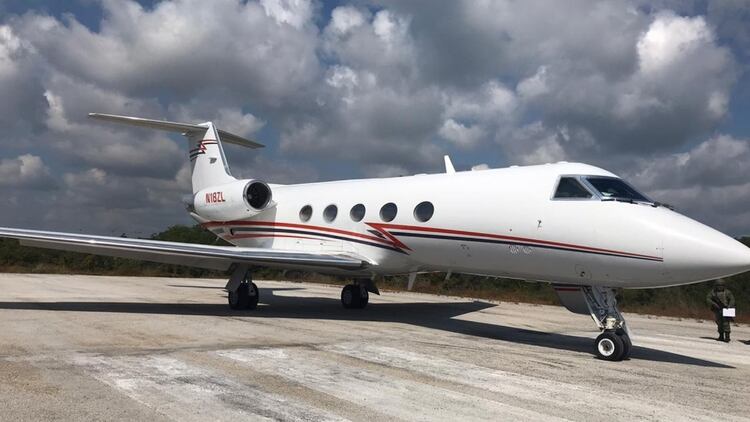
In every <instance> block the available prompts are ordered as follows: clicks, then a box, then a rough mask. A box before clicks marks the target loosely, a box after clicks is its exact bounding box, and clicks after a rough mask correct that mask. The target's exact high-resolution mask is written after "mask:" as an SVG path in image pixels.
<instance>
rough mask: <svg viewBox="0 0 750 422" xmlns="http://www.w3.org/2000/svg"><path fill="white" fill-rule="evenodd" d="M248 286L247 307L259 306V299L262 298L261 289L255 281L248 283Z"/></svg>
mask: <svg viewBox="0 0 750 422" xmlns="http://www.w3.org/2000/svg"><path fill="white" fill-rule="evenodd" d="M246 286H247V290H246V291H247V303H246V304H245V309H250V310H252V309H255V308H257V307H258V300H259V299H260V290H258V286H257V285H256V284H255V283H248V284H246Z"/></svg>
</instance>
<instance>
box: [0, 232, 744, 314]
mask: <svg viewBox="0 0 750 422" xmlns="http://www.w3.org/2000/svg"><path fill="white" fill-rule="evenodd" d="M149 238H150V239H154V240H165V241H171V242H184V243H200V244H215V245H227V244H226V243H224V242H223V241H222V240H221V239H218V238H217V237H216V236H215V235H214V234H213V233H211V232H209V231H207V230H205V229H203V228H202V227H200V226H192V227H191V226H181V225H177V226H172V227H170V228H168V229H166V230H165V231H163V232H160V233H155V234H153V235H151V236H150V237H149ZM741 241H742V242H743V243H745V245H748V246H750V238H747V237H746V238H743V239H741ZM0 271H2V272H19V273H20V272H23V273H48V274H50V273H51V274H100V275H121V276H163V277H208V278H225V277H226V274H224V273H222V272H219V271H211V270H204V269H200V268H190V267H183V266H177V265H169V264H157V263H152V262H144V261H134V260H129V259H122V258H111V257H102V256H95V255H87V254H80V253H75V252H63V251H54V250H47V249H38V248H29V247H23V246H20V245H19V244H18V242H17V241H15V240H9V239H0ZM255 277H256V278H258V279H264V278H266V279H272V278H275V279H282V278H283V279H293V280H304V281H310V282H327V283H336V284H344V283H346V282H347V280H346V279H344V278H341V277H326V276H321V275H318V274H308V273H299V272H288V273H287V272H282V271H278V270H272V269H264V268H260V269H258V270H257V271H256V273H255ZM405 286H406V278H405V277H388V278H386V279H385V280H383V281H382V282H380V283H379V287H380V288H381V289H384V290H389V289H390V290H402V289H404V288H405ZM727 286H728V288H729V289H731V290H732V292H734V295H735V297H736V299H737V312H738V318H737V320H738V321H741V322H750V318H748V314H750V273H745V274H740V275H737V276H734V277H731V278H729V279H728V284H727ZM710 289H711V282H708V283H697V284H691V285H686V286H678V287H669V288H662V289H643V290H622V291H621V292H620V293H619V302H620V305H621V309H623V310H624V311H626V312H628V311H629V312H640V313H649V314H656V315H667V316H674V317H683V318H711V313H710V312H709V311H708V308H707V306H706V302H705V300H706V294H707V293H708V291H709V290H710ZM415 290H416V291H421V292H426V293H435V294H445V295H457V296H466V297H475V298H481V299H491V300H500V301H513V302H529V303H542V304H558V301H557V297H556V296H555V293H554V291H553V290H552V288H551V287H550V286H549V285H548V284H546V283H531V282H525V281H519V280H508V279H499V278H491V277H481V276H471V275H463V274H457V275H452V276H451V277H449V278H446V275H445V274H444V273H435V274H424V275H420V276H419V278H418V282H417V285H416V288H415Z"/></svg>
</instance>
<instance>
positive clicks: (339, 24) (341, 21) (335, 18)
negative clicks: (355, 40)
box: [329, 6, 365, 35]
mask: <svg viewBox="0 0 750 422" xmlns="http://www.w3.org/2000/svg"><path fill="white" fill-rule="evenodd" d="M364 24H365V16H364V15H363V14H362V12H360V11H359V10H357V9H356V8H355V7H352V6H340V7H337V8H335V9H333V11H332V12H331V22H330V23H329V28H330V29H329V30H330V31H332V32H334V33H336V34H338V35H343V34H346V33H348V32H349V31H350V30H351V29H353V28H356V27H358V26H362V25H364Z"/></svg>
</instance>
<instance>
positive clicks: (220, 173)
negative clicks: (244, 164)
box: [89, 113, 263, 194]
mask: <svg viewBox="0 0 750 422" xmlns="http://www.w3.org/2000/svg"><path fill="white" fill-rule="evenodd" d="M89 117H91V118H92V119H97V120H103V121H106V122H114V123H121V124H126V125H131V126H139V127H145V128H150V129H158V130H166V131H169V132H178V133H181V134H183V135H184V136H185V137H187V138H188V140H189V142H190V144H189V145H190V149H189V151H190V153H189V154H190V170H191V174H192V178H193V180H192V181H193V194H196V193H198V191H201V190H203V189H205V188H208V187H211V186H217V185H223V184H225V183H229V182H232V181H234V180H236V179H235V178H234V177H232V173H231V172H230V171H229V163H228V162H227V158H226V156H225V155H224V148H223V147H222V146H221V142H222V141H224V142H227V143H230V144H234V145H239V146H243V147H246V148H253V149H254V148H262V147H263V145H262V144H259V143H257V142H255V141H251V140H249V139H245V138H243V137H241V136H237V135H235V134H233V133H229V132H225V131H223V130H219V129H217V128H216V126H214V124H213V123H211V122H207V123H200V124H193V123H178V122H168V121H164V120H153V119H143V118H140V117H130V116H118V115H115V114H102V113H89Z"/></svg>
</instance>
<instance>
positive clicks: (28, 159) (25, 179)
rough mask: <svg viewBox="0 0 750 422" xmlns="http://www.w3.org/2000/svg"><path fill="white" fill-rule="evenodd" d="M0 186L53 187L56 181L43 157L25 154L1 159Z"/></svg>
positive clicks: (16, 187)
mask: <svg viewBox="0 0 750 422" xmlns="http://www.w3.org/2000/svg"><path fill="white" fill-rule="evenodd" d="M0 186H2V187H9V188H14V189H19V188H29V189H53V188H55V187H56V183H55V181H54V180H53V179H52V177H51V176H50V170H49V168H47V166H46V165H45V164H44V162H43V161H42V159H41V157H38V156H36V155H31V154H24V155H21V156H19V157H17V158H13V159H3V160H0Z"/></svg>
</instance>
